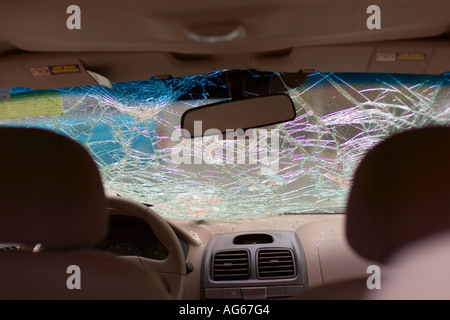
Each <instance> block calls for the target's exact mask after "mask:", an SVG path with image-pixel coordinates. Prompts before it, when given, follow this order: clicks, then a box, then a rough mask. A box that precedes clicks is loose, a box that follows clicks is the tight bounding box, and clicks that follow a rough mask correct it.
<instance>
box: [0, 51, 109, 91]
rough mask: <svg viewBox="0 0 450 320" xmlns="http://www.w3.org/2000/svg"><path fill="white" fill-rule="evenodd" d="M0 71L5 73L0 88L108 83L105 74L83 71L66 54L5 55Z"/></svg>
mask: <svg viewBox="0 0 450 320" xmlns="http://www.w3.org/2000/svg"><path fill="white" fill-rule="evenodd" d="M0 73H1V74H8V77H1V78H0V88H11V87H26V88H32V89H54V88H69V87H78V86H89V85H96V84H102V85H106V86H108V83H109V81H108V80H107V79H106V78H105V77H103V76H101V75H99V74H97V73H94V72H92V71H88V70H86V69H85V68H84V66H83V64H82V63H81V61H80V60H79V59H78V57H76V56H75V55H65V54H64V55H61V54H46V53H42V54H36V53H33V54H26V53H24V54H13V55H7V56H4V57H2V59H1V60H0ZM99 79H101V81H100V80H99Z"/></svg>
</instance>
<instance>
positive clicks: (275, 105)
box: [181, 94, 295, 138]
mask: <svg viewBox="0 0 450 320" xmlns="http://www.w3.org/2000/svg"><path fill="white" fill-rule="evenodd" d="M294 118H295V107H294V103H293V102H292V100H291V98H290V97H289V96H288V95H286V94H272V95H267V96H259V97H253V98H245V99H239V100H228V101H223V102H218V103H213V104H210V105H206V106H202V107H198V108H193V109H189V110H187V111H186V112H185V113H183V116H182V117H181V129H182V130H181V131H182V134H183V136H184V137H185V138H196V137H202V136H208V135H214V134H220V133H222V134H224V133H226V132H227V130H232V131H236V130H238V129H242V130H244V131H245V130H247V129H250V128H259V127H264V126H269V125H273V124H277V123H282V122H286V121H290V120H293V119H294ZM199 123H200V124H201V125H199ZM183 129H184V130H183Z"/></svg>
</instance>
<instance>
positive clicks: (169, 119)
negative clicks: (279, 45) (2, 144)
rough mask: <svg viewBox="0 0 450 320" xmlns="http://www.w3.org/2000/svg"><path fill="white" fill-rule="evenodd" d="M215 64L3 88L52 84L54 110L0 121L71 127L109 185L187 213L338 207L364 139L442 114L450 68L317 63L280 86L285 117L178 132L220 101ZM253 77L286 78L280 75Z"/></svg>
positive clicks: (67, 131) (446, 109) (18, 91)
mask: <svg viewBox="0 0 450 320" xmlns="http://www.w3.org/2000/svg"><path fill="white" fill-rule="evenodd" d="M221 73H222V72H220V71H218V72H214V73H211V74H206V75H198V76H191V77H183V78H171V79H165V80H161V79H159V80H157V79H153V78H152V79H150V80H146V81H137V82H126V83H115V84H113V90H110V89H108V88H105V87H103V86H100V85H99V86H89V87H77V88H65V89H57V90H50V91H47V90H30V89H25V88H13V89H12V90H11V97H15V96H20V95H23V94H29V92H30V91H33V92H34V93H36V94H38V95H39V96H40V97H42V98H46V97H47V100H48V101H50V104H51V101H52V99H54V93H55V91H56V92H59V93H60V95H61V97H62V103H63V113H62V114H61V115H47V116H40V117H31V118H30V117H29V118H16V119H8V120H2V121H0V124H1V125H5V126H11V125H12V126H27V127H40V128H46V129H50V130H54V131H57V132H59V133H61V134H64V135H67V136H69V137H72V138H73V139H76V140H77V141H79V142H80V143H81V144H82V145H84V146H85V147H86V148H87V150H88V151H89V152H90V154H91V155H92V157H93V158H94V160H95V162H96V163H97V165H98V167H99V169H100V171H101V174H102V178H103V181H104V186H105V190H106V191H107V193H109V194H118V195H122V196H124V197H129V198H131V199H134V200H137V201H142V202H145V203H149V204H151V205H153V209H154V210H155V211H157V212H158V213H159V214H161V215H162V216H164V217H167V218H174V219H192V220H199V219H238V218H249V217H258V216H270V215H278V214H301V213H319V212H320V213H340V212H345V206H346V200H347V196H348V192H349V188H350V187H351V184H352V176H353V173H354V171H355V169H356V167H357V165H358V163H359V162H360V160H361V159H362V158H363V156H364V154H365V153H366V152H367V151H368V150H369V149H370V148H372V147H373V146H374V145H376V144H377V143H379V142H380V141H382V140H383V139H385V138H386V137H388V136H390V135H392V134H394V133H396V132H399V131H402V130H406V129H409V128H416V127H422V126H427V125H436V124H438V125H449V124H450V91H449V85H450V74H449V73H447V74H442V75H406V74H352V73H348V74H345V73H344V74H338V73H320V72H317V73H313V74H310V75H308V77H307V78H306V80H305V81H304V82H303V83H301V84H299V85H298V86H296V85H294V86H293V85H292V84H290V85H287V84H286V85H285V88H284V89H285V90H284V91H286V93H288V94H289V95H290V96H291V98H292V99H293V101H294V104H295V107H296V110H297V111H296V114H297V116H296V118H295V119H294V120H292V121H290V122H286V123H282V124H278V125H274V126H270V127H266V128H260V129H255V130H252V132H249V133H248V134H247V137H248V139H247V140H245V139H244V140H243V139H239V138H238V139H236V140H223V139H222V138H221V137H218V136H210V137H204V138H195V139H185V138H182V137H180V135H179V131H180V129H179V128H180V119H181V115H182V114H183V112H184V111H185V110H187V109H189V108H195V107H198V106H201V105H204V104H207V103H212V102H217V101H220V100H223V99H227V97H225V96H220V97H217V96H216V95H213V94H211V92H212V91H211V90H213V89H214V88H216V89H218V90H222V91H223V90H224V88H225V89H226V85H225V83H224V82H223V81H222V80H221V79H222V78H221V77H220V76H221ZM252 76H253V77H255V78H257V77H269V78H270V80H271V81H272V82H274V81H278V83H281V86H284V82H283V81H284V80H283V77H282V74H278V73H270V74H269V73H264V74H258V73H256V72H255V73H252ZM50 93H51V94H50ZM257 94H258V93H255V92H251V91H248V92H246V95H247V96H252V95H257ZM57 100H58V99H57ZM55 103H56V102H55ZM48 104H49V102H47V105H48ZM237 116H238V115H237ZM230 159H231V160H230Z"/></svg>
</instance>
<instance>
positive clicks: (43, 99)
mask: <svg viewBox="0 0 450 320" xmlns="http://www.w3.org/2000/svg"><path fill="white" fill-rule="evenodd" d="M62 113H63V103H62V96H61V93H60V92H58V91H32V92H22V93H19V94H11V97H10V99H9V100H0V120H6V119H16V118H31V117H39V116H52V115H60V114H62Z"/></svg>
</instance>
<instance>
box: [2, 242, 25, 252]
mask: <svg viewBox="0 0 450 320" xmlns="http://www.w3.org/2000/svg"><path fill="white" fill-rule="evenodd" d="M19 249H20V244H14V243H3V244H0V251H17V250H19Z"/></svg>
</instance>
